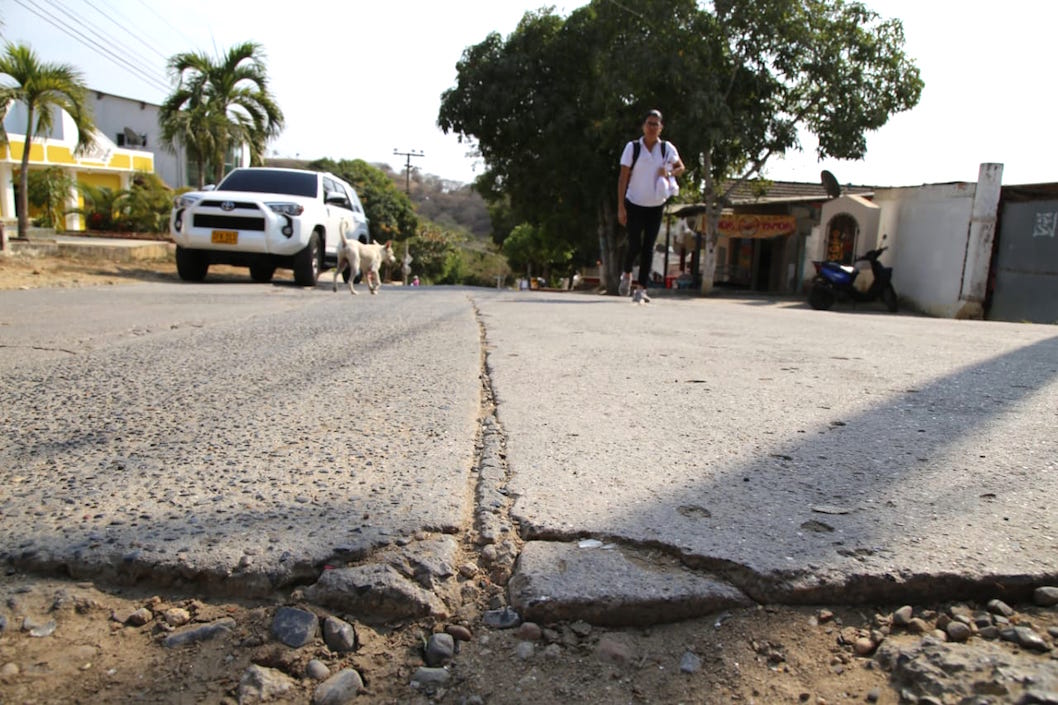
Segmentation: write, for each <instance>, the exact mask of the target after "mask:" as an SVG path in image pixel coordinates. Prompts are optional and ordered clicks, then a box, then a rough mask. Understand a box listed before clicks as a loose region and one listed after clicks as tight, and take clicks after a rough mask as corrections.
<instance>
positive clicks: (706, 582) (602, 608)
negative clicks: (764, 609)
mask: <svg viewBox="0 0 1058 705" xmlns="http://www.w3.org/2000/svg"><path fill="white" fill-rule="evenodd" d="M587 545H588V546H591V547H588V548H581V546H580V544H579V543H559V542H551V541H531V542H529V543H527V544H526V545H525V546H524V547H523V549H522V553H521V556H519V558H518V563H517V565H516V566H515V572H514V575H513V576H512V577H511V581H510V583H509V587H510V597H511V604H512V605H513V606H514V607H515V609H516V610H518V611H519V612H520V613H521V614H522V615H523V616H524V618H525V619H528V620H532V621H536V622H543V623H550V622H557V621H561V620H566V619H581V620H584V621H586V622H590V623H592V624H599V625H611V626H625V625H637V624H655V623H658V622H674V621H678V620H681V619H687V618H691V617H698V616H701V615H705V614H710V613H712V612H717V611H720V610H724V609H728V608H731V607H743V606H746V605H749V604H752V601H751V600H750V599H749V598H748V597H746V595H745V594H743V593H742V592H741V591H740V590H739V589H737V588H735V587H733V586H731V585H729V584H727V583H724V582H722V581H720V580H718V579H716V578H715V577H713V576H711V575H709V574H707V573H698V572H694V571H692V570H689V569H687V568H685V567H684V566H682V565H680V564H679V563H678V562H677V561H675V560H673V559H671V558H668V557H666V556H662V555H660V554H655V553H651V552H647V551H640V550H636V549H632V548H626V547H619V546H612V545H602V546H598V545H597V544H596V543H595V542H592V543H588V544H587Z"/></svg>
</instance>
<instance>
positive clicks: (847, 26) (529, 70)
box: [438, 0, 922, 291]
mask: <svg viewBox="0 0 1058 705" xmlns="http://www.w3.org/2000/svg"><path fill="white" fill-rule="evenodd" d="M921 89H922V81H921V80H920V78H919V74H918V70H917V69H916V68H915V66H914V64H913V62H912V61H911V60H910V59H908V58H907V57H906V56H905V54H904V52H903V30H902V27H901V25H900V22H899V21H898V20H882V19H881V18H879V17H878V15H877V14H876V13H874V12H872V11H870V10H868V9H867V8H866V7H864V6H863V5H862V4H859V3H855V2H851V3H850V2H845V1H844V0H715V2H713V3H712V4H711V5H710V6H700V5H699V4H698V3H697V2H695V1H694V0H626V1H625V2H621V3H617V2H611V1H608V0H593V1H592V2H591V3H589V4H588V5H586V6H584V7H582V8H580V9H578V10H576V11H575V12H573V13H572V14H571V15H570V16H569V17H568V18H567V19H565V20H563V19H562V18H560V17H557V16H556V15H555V14H554V13H553V12H552V11H540V12H535V13H528V14H526V15H525V16H524V17H523V19H522V21H521V23H520V24H519V25H518V27H517V28H516V29H515V31H514V32H513V33H512V34H511V35H510V36H509V37H507V38H506V39H503V38H501V37H500V36H499V35H497V34H490V35H489V36H488V37H486V38H485V39H484V41H482V42H481V43H479V44H477V45H474V46H471V47H468V48H467V49H466V50H465V51H464V54H463V57H462V59H461V60H460V62H459V63H458V64H457V83H456V85H455V86H454V87H453V88H451V89H449V90H448V91H446V92H445V94H444V95H443V96H442V103H441V109H440V113H439V117H438V124H439V125H440V127H441V128H442V129H443V130H444V131H446V132H449V131H451V132H454V133H456V134H458V135H460V136H461V137H464V138H467V139H470V140H472V141H476V143H477V147H478V149H479V151H480V153H481V155H482V157H483V158H484V160H485V163H486V165H487V171H486V173H485V175H484V176H483V177H481V178H480V179H479V180H478V182H477V185H478V187H479V189H481V190H482V192H483V194H484V195H486V197H490V196H491V197H494V198H495V197H497V196H499V195H500V194H503V195H506V196H507V197H509V198H510V202H511V206H512V209H513V210H514V211H515V213H516V215H517V216H519V218H521V219H524V220H526V221H529V222H532V223H534V224H537V225H539V226H540V227H542V228H544V229H545V230H555V229H562V230H563V231H564V232H565V237H567V238H568V239H569V240H570V242H571V243H573V244H574V245H575V246H576V247H577V250H578V256H579V260H580V261H581V262H585V261H592V260H594V259H595V253H596V252H601V254H602V259H603V262H604V264H605V267H606V271H605V276H606V283H607V289H608V290H610V291H616V289H617V287H616V283H617V276H618V271H619V263H620V261H621V257H622V252H623V249H622V248H623V232H622V230H621V228H620V227H619V226H618V225H617V222H616V206H617V193H616V191H617V189H616V184H617V173H618V163H617V157H618V154H619V151H620V149H621V147H622V146H623V144H624V142H625V141H627V140H629V139H634V138H636V137H638V135H639V125H640V124H641V122H642V119H643V116H644V115H645V113H646V112H647V110H649V109H651V108H660V109H662V110H663V111H664V112H665V114H666V116H667V119H666V129H665V134H664V135H663V136H664V138H666V139H669V140H671V141H672V142H673V143H674V144H676V145H677V146H678V148H679V150H680V154H681V156H682V157H683V161H684V162H685V163H686V164H687V166H688V173H687V175H685V176H684V178H683V186H684V192H685V193H687V194H688V195H689V196H690V197H692V198H693V197H698V198H701V199H703V200H704V201H705V202H706V203H707V204H708V205H709V216H710V217H709V219H708V220H709V224H710V226H709V227H710V232H709V237H708V240H707V248H706V257H705V259H704V261H703V272H704V276H703V290H708V289H710V288H711V286H712V271H713V268H714V267H715V241H716V227H715V226H716V222H717V220H718V219H719V213H720V209H721V208H722V207H723V204H724V200H725V197H726V195H727V194H728V192H727V191H723V190H721V189H722V188H724V189H727V188H729V187H731V186H733V185H734V184H735V183H738V182H739V181H741V180H746V179H752V178H755V177H759V176H763V175H765V167H766V165H767V164H768V162H769V161H770V160H771V159H772V158H774V157H776V156H779V155H782V154H784V153H786V152H787V151H789V150H795V149H799V143H798V134H799V131H800V130H806V131H808V132H811V133H813V134H815V135H816V136H817V138H818V141H819V148H818V152H819V156H820V157H821V158H822V157H825V156H830V157H839V158H846V159H855V158H862V157H863V156H864V154H865V151H866V134H867V133H868V132H869V131H871V130H874V129H877V128H879V127H881V126H882V125H883V124H885V122H886V121H887V120H888V118H889V117H890V116H891V115H892V114H894V113H896V112H899V111H902V110H907V109H909V108H911V107H913V106H914V105H915V104H916V103H917V101H918V98H919V96H920V93H921ZM593 236H597V241H594V240H595V237H593ZM593 241H594V242H593Z"/></svg>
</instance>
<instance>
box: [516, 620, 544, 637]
mask: <svg viewBox="0 0 1058 705" xmlns="http://www.w3.org/2000/svg"><path fill="white" fill-rule="evenodd" d="M515 636H517V637H518V638H519V639H521V640H523V641H540V638H541V637H542V636H543V631H542V630H541V629H540V625H538V624H537V623H535V622H523V623H522V626H520V627H518V629H517V630H516V631H515Z"/></svg>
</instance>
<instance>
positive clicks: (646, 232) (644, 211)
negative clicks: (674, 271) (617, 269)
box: [623, 199, 665, 288]
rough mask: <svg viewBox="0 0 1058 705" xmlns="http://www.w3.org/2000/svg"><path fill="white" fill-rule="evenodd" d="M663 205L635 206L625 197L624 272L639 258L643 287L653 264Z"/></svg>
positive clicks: (639, 279)
mask: <svg viewBox="0 0 1058 705" xmlns="http://www.w3.org/2000/svg"><path fill="white" fill-rule="evenodd" d="M664 211H665V206H663V205H662V206H637V205H636V204H634V203H632V202H631V201H629V200H628V199H625V213H626V214H627V215H628V220H627V223H626V225H625V228H626V229H627V230H628V250H627V251H626V252H625V268H624V270H623V271H624V272H627V273H630V272H631V271H632V267H633V266H634V265H635V263H636V259H637V258H638V259H639V277H638V281H639V283H640V284H641V285H642V286H643V287H644V288H645V287H646V285H647V283H648V282H649V281H650V270H651V268H652V267H653V265H654V243H655V242H656V241H657V239H658V231H659V230H661V217H662V214H663V213H664Z"/></svg>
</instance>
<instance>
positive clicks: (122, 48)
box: [54, 0, 164, 78]
mask: <svg viewBox="0 0 1058 705" xmlns="http://www.w3.org/2000/svg"><path fill="white" fill-rule="evenodd" d="M54 5H55V7H56V9H57V10H58V11H60V12H63V13H65V14H66V15H68V16H69V17H70V18H72V19H73V21H74V22H75V23H76V24H77V25H78V26H80V28H81V29H82V31H85V32H88V33H89V34H91V35H92V37H93V38H94V39H98V40H100V41H101V42H104V43H106V44H108V45H109V46H112V47H114V48H115V49H117V50H118V51H117V53H118V54H119V55H120V56H122V58H123V59H124V60H125V61H129V60H131V61H132V62H133V63H134V65H135V66H136V67H137V68H138V69H139V70H140V71H143V72H144V73H148V72H149V70H148V67H149V66H150V65H151V63H152V61H151V60H149V59H147V58H146V57H144V56H143V55H142V54H139V53H137V52H136V51H135V50H133V49H131V48H129V47H128V46H127V45H125V44H124V43H123V42H122V40H121V39H119V38H118V36H119V35H118V34H117V33H115V34H114V35H108V34H107V32H106V31H105V30H103V29H100V27H99V26H98V25H95V24H93V23H92V22H91V21H90V20H89V19H88V18H87V17H83V16H81V15H79V14H77V12H75V11H74V10H73V8H71V7H70V6H69V4H63V3H62V2H59V1H58V0H54ZM93 9H95V8H93ZM97 11H98V10H97ZM107 19H111V18H107ZM111 21H112V22H114V20H113V19H111ZM115 24H116V25H117V27H118V29H121V30H122V32H123V33H124V34H127V32H126V31H125V29H124V28H123V27H121V25H120V24H117V23H116V22H115ZM133 36H135V35H133ZM163 58H164V57H163ZM151 73H152V75H153V76H155V78H157V75H156V74H154V73H153V72H151Z"/></svg>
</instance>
